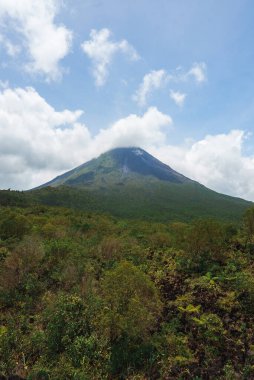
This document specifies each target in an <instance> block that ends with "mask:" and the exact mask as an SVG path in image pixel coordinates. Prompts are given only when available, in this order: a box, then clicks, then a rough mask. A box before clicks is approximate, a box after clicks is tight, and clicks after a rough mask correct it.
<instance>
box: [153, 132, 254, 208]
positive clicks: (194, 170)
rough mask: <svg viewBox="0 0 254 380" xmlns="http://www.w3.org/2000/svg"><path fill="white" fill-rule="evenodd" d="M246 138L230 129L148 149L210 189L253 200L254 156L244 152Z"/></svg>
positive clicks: (246, 136)
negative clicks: (184, 142)
mask: <svg viewBox="0 0 254 380" xmlns="http://www.w3.org/2000/svg"><path fill="white" fill-rule="evenodd" d="M247 138H248V135H247V134H246V133H245V132H244V131H242V130H232V131H230V132H229V133H228V134H218V135H207V136H206V137H205V138H204V139H202V140H200V141H196V142H188V143H186V144H185V145H183V146H172V145H165V146H161V147H159V148H151V151H152V152H153V153H154V154H155V155H156V156H157V157H158V158H160V159H161V160H163V161H164V162H165V163H167V164H169V165H170V166H172V167H173V168H174V169H175V170H177V171H179V172H180V173H182V174H184V175H186V176H187V177H189V178H192V179H194V180H196V181H198V182H200V183H202V184H203V185H205V186H207V187H209V188H211V189H213V190H216V191H218V192H221V193H225V194H229V195H233V196H238V197H242V198H245V199H249V200H253V201H254V176H253V173H254V156H246V155H244V153H243V146H244V142H245V139H247Z"/></svg>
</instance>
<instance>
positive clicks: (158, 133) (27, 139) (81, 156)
mask: <svg viewBox="0 0 254 380" xmlns="http://www.w3.org/2000/svg"><path fill="white" fill-rule="evenodd" d="M82 113H83V112H82V111H81V110H76V111H70V110H63V111H60V112H59V111H57V110H55V109H54V108H53V107H52V106H50V105H49V104H48V103H47V102H46V101H45V99H43V98H42V97H41V96H40V95H39V94H38V93H37V92H36V91H35V90H34V89H33V88H25V89H22V88H16V89H10V88H8V89H3V90H2V91H0V188H9V187H12V188H19V189H27V188H30V187H33V186H36V185H39V184H41V183H43V182H45V181H47V180H49V179H51V178H52V177H54V176H56V175H58V174H59V173H61V172H63V171H66V170H68V169H70V168H72V167H75V166H77V165H79V164H81V163H82V162H84V161H86V160H89V159H91V158H93V157H94V156H95V155H99V154H100V153H102V152H103V151H105V150H107V149H110V148H112V147H116V146H129V145H142V146H145V147H149V146H150V145H151V144H154V145H155V146H157V145H159V144H162V143H163V141H164V139H165V135H164V133H163V131H162V127H165V126H167V125H170V124H171V122H172V121H171V118H170V117H169V116H168V115H164V114H162V113H161V112H159V111H158V110H157V109H156V108H150V109H148V110H147V112H145V113H144V115H142V116H138V115H130V116H128V117H127V118H123V119H121V120H119V121H117V122H116V123H114V124H113V125H111V126H110V127H109V128H108V129H102V130H100V131H99V132H98V134H97V135H96V136H93V137H92V136H91V134H90V131H89V130H88V128H87V127H86V126H85V125H84V124H82V123H81V122H80V121H79V119H80V117H81V115H82Z"/></svg>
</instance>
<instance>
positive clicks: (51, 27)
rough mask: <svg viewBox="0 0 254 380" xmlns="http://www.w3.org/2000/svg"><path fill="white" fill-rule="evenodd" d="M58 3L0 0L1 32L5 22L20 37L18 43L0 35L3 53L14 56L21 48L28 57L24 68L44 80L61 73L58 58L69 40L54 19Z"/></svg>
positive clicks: (64, 50)
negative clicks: (5, 51)
mask: <svg viewBox="0 0 254 380" xmlns="http://www.w3.org/2000/svg"><path fill="white" fill-rule="evenodd" d="M59 4H60V2H59V1H58V0H46V1H41V0H22V1H16V0H2V1H1V3H0V21H1V24H2V29H3V30H2V33H3V32H4V31H5V29H6V25H8V27H9V28H8V29H10V28H12V31H14V32H16V36H18V37H19V36H21V37H22V38H21V46H19V45H17V44H13V43H12V42H11V41H10V40H9V39H8V38H7V36H4V35H2V44H3V45H4V46H5V48H6V49H7V53H8V54H10V55H15V54H17V53H19V52H20V50H21V47H22V48H23V50H24V51H25V52H26V53H27V54H28V57H29V58H28V62H27V64H26V66H25V68H26V70H27V71H29V72H31V73H39V74H42V75H44V76H45V77H46V78H47V80H52V79H53V80H55V79H57V78H59V77H60V76H61V73H62V69H61V67H60V61H61V60H62V59H63V58H64V57H65V56H66V55H67V54H68V53H69V51H70V48H71V42H72V32H71V31H70V30H68V29H67V28H66V27H65V26H64V25H57V24H56V22H55V17H56V15H57V13H58V10H59ZM0 43H1V41H0Z"/></svg>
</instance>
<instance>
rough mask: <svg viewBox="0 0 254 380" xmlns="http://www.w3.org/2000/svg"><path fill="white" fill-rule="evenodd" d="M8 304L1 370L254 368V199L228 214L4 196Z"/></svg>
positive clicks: (211, 371) (232, 371) (1, 281)
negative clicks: (186, 216)
mask: <svg viewBox="0 0 254 380" xmlns="http://www.w3.org/2000/svg"><path fill="white" fill-rule="evenodd" d="M6 203H8V202H6ZM0 307H1V320H0V378H1V379H9V378H11V376H14V375H16V378H17V379H18V378H19V379H27V380H47V379H53V380H63V379H65V380H68V379H69V380H91V379H93V380H103V379H105V380H106V379H110V380H111V379H112V380H117V379H126V380H155V379H162V380H171V379H195V380H205V379H223V380H232V379H246V380H247V379H254V336H253V315H254V314H253V312H254V208H250V209H248V210H247V211H246V212H245V214H244V216H243V218H242V220H241V221H240V222H239V223H238V224H231V223H227V222H221V221H216V220H213V219H196V220H193V221H190V222H188V223H184V222H176V221H175V222H168V223H167V222H165V223H159V222H153V221H144V220H128V219H121V218H117V217H113V216H110V215H106V214H102V213H92V212H83V211H77V210H72V209H69V208H61V207H53V206H44V205H26V204H25V205H23V206H22V205H19V206H15V205H8V204H5V205H2V206H1V208H0ZM13 378H14V377H13Z"/></svg>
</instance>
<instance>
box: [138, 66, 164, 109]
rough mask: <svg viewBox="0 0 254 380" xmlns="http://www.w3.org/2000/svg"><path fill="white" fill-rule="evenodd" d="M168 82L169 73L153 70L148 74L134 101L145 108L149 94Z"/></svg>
mask: <svg viewBox="0 0 254 380" xmlns="http://www.w3.org/2000/svg"><path fill="white" fill-rule="evenodd" d="M166 82H167V73H166V71H165V70H153V71H150V73H148V74H146V75H145V76H144V78H143V81H142V83H141V84H140V86H139V88H138V90H137V91H136V93H135V95H134V96H133V99H134V100H135V101H136V102H137V103H138V104H139V105H140V106H145V105H146V102H147V97H148V96H149V94H150V93H151V92H152V91H154V90H157V89H159V88H161V87H162V86H163V85H164V84H165V83H166Z"/></svg>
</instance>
